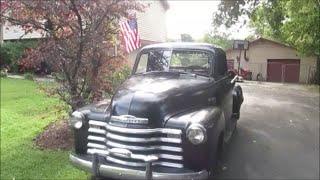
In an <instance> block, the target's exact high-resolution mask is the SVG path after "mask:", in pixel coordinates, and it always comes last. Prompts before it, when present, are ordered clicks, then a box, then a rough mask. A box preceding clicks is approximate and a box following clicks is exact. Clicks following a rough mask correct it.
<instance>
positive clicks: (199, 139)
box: [187, 124, 207, 144]
mask: <svg viewBox="0 0 320 180" xmlns="http://www.w3.org/2000/svg"><path fill="white" fill-rule="evenodd" d="M187 138H188V139H189V141H190V142H191V143H192V144H200V143H203V142H205V141H206V139H207V134H206V129H205V128H204V127H203V126H202V125H200V124H193V125H191V126H189V128H188V129H187Z"/></svg>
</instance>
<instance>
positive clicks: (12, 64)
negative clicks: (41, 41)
mask: <svg viewBox="0 0 320 180" xmlns="http://www.w3.org/2000/svg"><path fill="white" fill-rule="evenodd" d="M36 44H37V43H36V41H30V40H22V41H16V42H5V43H3V44H2V46H1V49H0V54H1V59H0V62H1V64H0V66H1V68H3V67H6V68H8V69H9V71H10V72H18V71H19V63H18V62H19V60H20V58H21V57H22V56H23V55H24V52H25V50H26V49H27V48H33V47H35V46H36Z"/></svg>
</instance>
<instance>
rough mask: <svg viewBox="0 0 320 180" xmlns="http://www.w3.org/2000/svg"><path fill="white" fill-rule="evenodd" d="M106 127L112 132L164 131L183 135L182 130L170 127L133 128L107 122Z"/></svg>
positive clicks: (150, 132) (164, 132)
mask: <svg viewBox="0 0 320 180" xmlns="http://www.w3.org/2000/svg"><path fill="white" fill-rule="evenodd" d="M106 129H107V130H109V131H112V132H120V133H125V134H154V133H163V134H176V135H181V134H182V131H181V130H179V129H169V128H154V129H131V128H123V127H117V126H112V125H109V124H107V125H106Z"/></svg>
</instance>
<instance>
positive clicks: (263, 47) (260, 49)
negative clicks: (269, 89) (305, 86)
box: [226, 37, 316, 83]
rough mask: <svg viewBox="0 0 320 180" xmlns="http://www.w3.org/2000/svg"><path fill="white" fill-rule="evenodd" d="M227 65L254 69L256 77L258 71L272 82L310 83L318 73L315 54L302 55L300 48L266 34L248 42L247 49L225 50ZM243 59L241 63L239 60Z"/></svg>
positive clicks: (246, 69) (254, 76)
mask: <svg viewBox="0 0 320 180" xmlns="http://www.w3.org/2000/svg"><path fill="white" fill-rule="evenodd" d="M226 56H227V60H228V66H229V68H232V69H236V70H237V69H238V67H239V64H240V68H241V69H243V70H245V71H250V72H251V73H252V79H253V80H257V76H258V74H260V76H261V75H262V79H263V80H265V81H270V82H292V83H297V82H300V83H309V82H310V81H311V79H312V78H314V76H315V71H316V57H303V56H300V55H299V54H298V52H297V50H296V49H295V48H293V47H290V46H287V45H285V44H283V43H279V42H276V41H273V40H269V39H266V38H262V37H261V38H258V39H256V40H253V41H251V42H249V45H248V50H246V51H244V50H242V52H241V57H239V56H240V50H235V49H228V50H226ZM239 60H240V63H239Z"/></svg>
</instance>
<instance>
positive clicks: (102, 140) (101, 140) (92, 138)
mask: <svg viewBox="0 0 320 180" xmlns="http://www.w3.org/2000/svg"><path fill="white" fill-rule="evenodd" d="M88 140H92V141H100V142H106V141H107V139H106V138H104V137H99V136H92V135H89V136H88Z"/></svg>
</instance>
